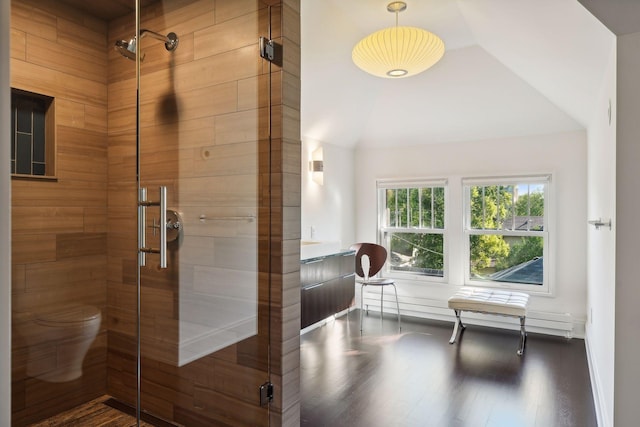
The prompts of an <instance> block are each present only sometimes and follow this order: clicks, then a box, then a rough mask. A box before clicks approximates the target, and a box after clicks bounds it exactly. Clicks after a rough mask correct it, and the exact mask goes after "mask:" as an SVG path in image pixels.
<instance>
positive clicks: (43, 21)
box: [11, 0, 58, 41]
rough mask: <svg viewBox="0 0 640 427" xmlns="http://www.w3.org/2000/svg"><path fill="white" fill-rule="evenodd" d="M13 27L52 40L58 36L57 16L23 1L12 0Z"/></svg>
mask: <svg viewBox="0 0 640 427" xmlns="http://www.w3.org/2000/svg"><path fill="white" fill-rule="evenodd" d="M11 27H12V28H17V29H20V30H22V31H25V32H26V33H27V34H32V35H35V36H38V37H42V38H45V39H47V40H51V41H55V40H56V39H57V37H58V32H57V29H56V27H57V19H56V16H55V15H53V14H51V13H47V12H45V11H44V10H42V9H40V8H36V7H33V6H31V5H29V4H27V3H25V2H22V1H16V0H12V1H11Z"/></svg>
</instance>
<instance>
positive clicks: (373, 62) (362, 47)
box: [351, 2, 444, 78]
mask: <svg viewBox="0 0 640 427" xmlns="http://www.w3.org/2000/svg"><path fill="white" fill-rule="evenodd" d="M405 8H406V4H404V3H403V2H394V3H391V4H390V5H389V6H388V8H387V9H388V10H389V11H390V12H391V11H393V12H396V21H397V12H399V11H402V10H404V9H405ZM443 55H444V42H443V41H442V39H440V37H438V36H437V35H435V34H433V33H431V32H429V31H426V30H423V29H421V28H415V27H399V26H398V25H397V23H396V26H395V27H390V28H385V29H383V30H380V31H376V32H375V33H373V34H371V35H369V36H367V37H365V38H364V39H362V40H360V42H358V44H356V46H355V47H354V48H353V51H352V53H351V57H352V59H353V62H354V63H355V64H356V65H357V66H358V67H360V68H361V69H362V70H364V71H366V72H367V73H369V74H373V75H374V76H378V77H386V78H399V77H409V76H413V75H415V74H418V73H421V72H423V71H425V70H426V69H428V68H430V67H431V66H433V65H434V64H435V63H436V62H438V61H439V60H440V59H441V58H442V56H443Z"/></svg>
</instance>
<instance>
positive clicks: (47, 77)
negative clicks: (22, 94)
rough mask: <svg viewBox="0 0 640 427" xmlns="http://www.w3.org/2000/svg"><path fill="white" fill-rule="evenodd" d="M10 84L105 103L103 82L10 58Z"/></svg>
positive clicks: (24, 88)
mask: <svg viewBox="0 0 640 427" xmlns="http://www.w3.org/2000/svg"><path fill="white" fill-rule="evenodd" d="M11 86H12V87H15V88H18V89H23V90H27V91H30V92H36V93H41V94H43V95H47V96H52V97H64V98H69V99H71V100H75V101H79V102H83V103H87V104H94V105H102V106H105V107H106V105H107V90H106V86H105V85H104V84H103V83H100V82H97V81H93V80H86V79H79V78H70V77H69V76H68V75H67V74H65V73H63V72H61V71H58V70H52V69H50V68H47V67H43V66H41V65H37V64H31V63H29V62H26V61H19V60H16V59H12V60H11Z"/></svg>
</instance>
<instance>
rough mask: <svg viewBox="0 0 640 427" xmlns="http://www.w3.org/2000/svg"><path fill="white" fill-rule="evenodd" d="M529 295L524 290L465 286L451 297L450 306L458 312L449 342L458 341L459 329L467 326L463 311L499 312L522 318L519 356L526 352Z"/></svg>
mask: <svg viewBox="0 0 640 427" xmlns="http://www.w3.org/2000/svg"><path fill="white" fill-rule="evenodd" d="M528 302H529V295H528V294H525V293H523V292H509V291H502V290H497V289H484V288H471V287H465V288H463V289H461V290H460V291H458V292H457V293H456V294H455V295H454V296H452V297H451V298H449V308H450V309H452V310H453V311H454V312H455V313H456V324H455V326H454V327H453V334H452V335H451V339H450V340H449V344H453V343H455V342H456V338H457V337H458V331H459V330H460V329H464V328H465V326H464V324H463V323H462V320H461V319H460V312H461V311H473V312H476V313H485V314H497V315H501V316H511V317H518V318H520V347H519V348H518V356H522V354H523V353H524V343H525V341H526V338H527V331H526V330H525V328H524V322H525V318H526V317H527V303H528Z"/></svg>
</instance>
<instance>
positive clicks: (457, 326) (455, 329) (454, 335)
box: [449, 310, 466, 344]
mask: <svg viewBox="0 0 640 427" xmlns="http://www.w3.org/2000/svg"><path fill="white" fill-rule="evenodd" d="M453 311H454V312H455V313H456V323H455V325H454V326H453V333H452V334H451V338H450V339H449V344H453V343H454V342H456V338H457V337H458V329H460V330H463V329H464V328H465V327H466V326H464V323H462V319H460V310H453Z"/></svg>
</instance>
